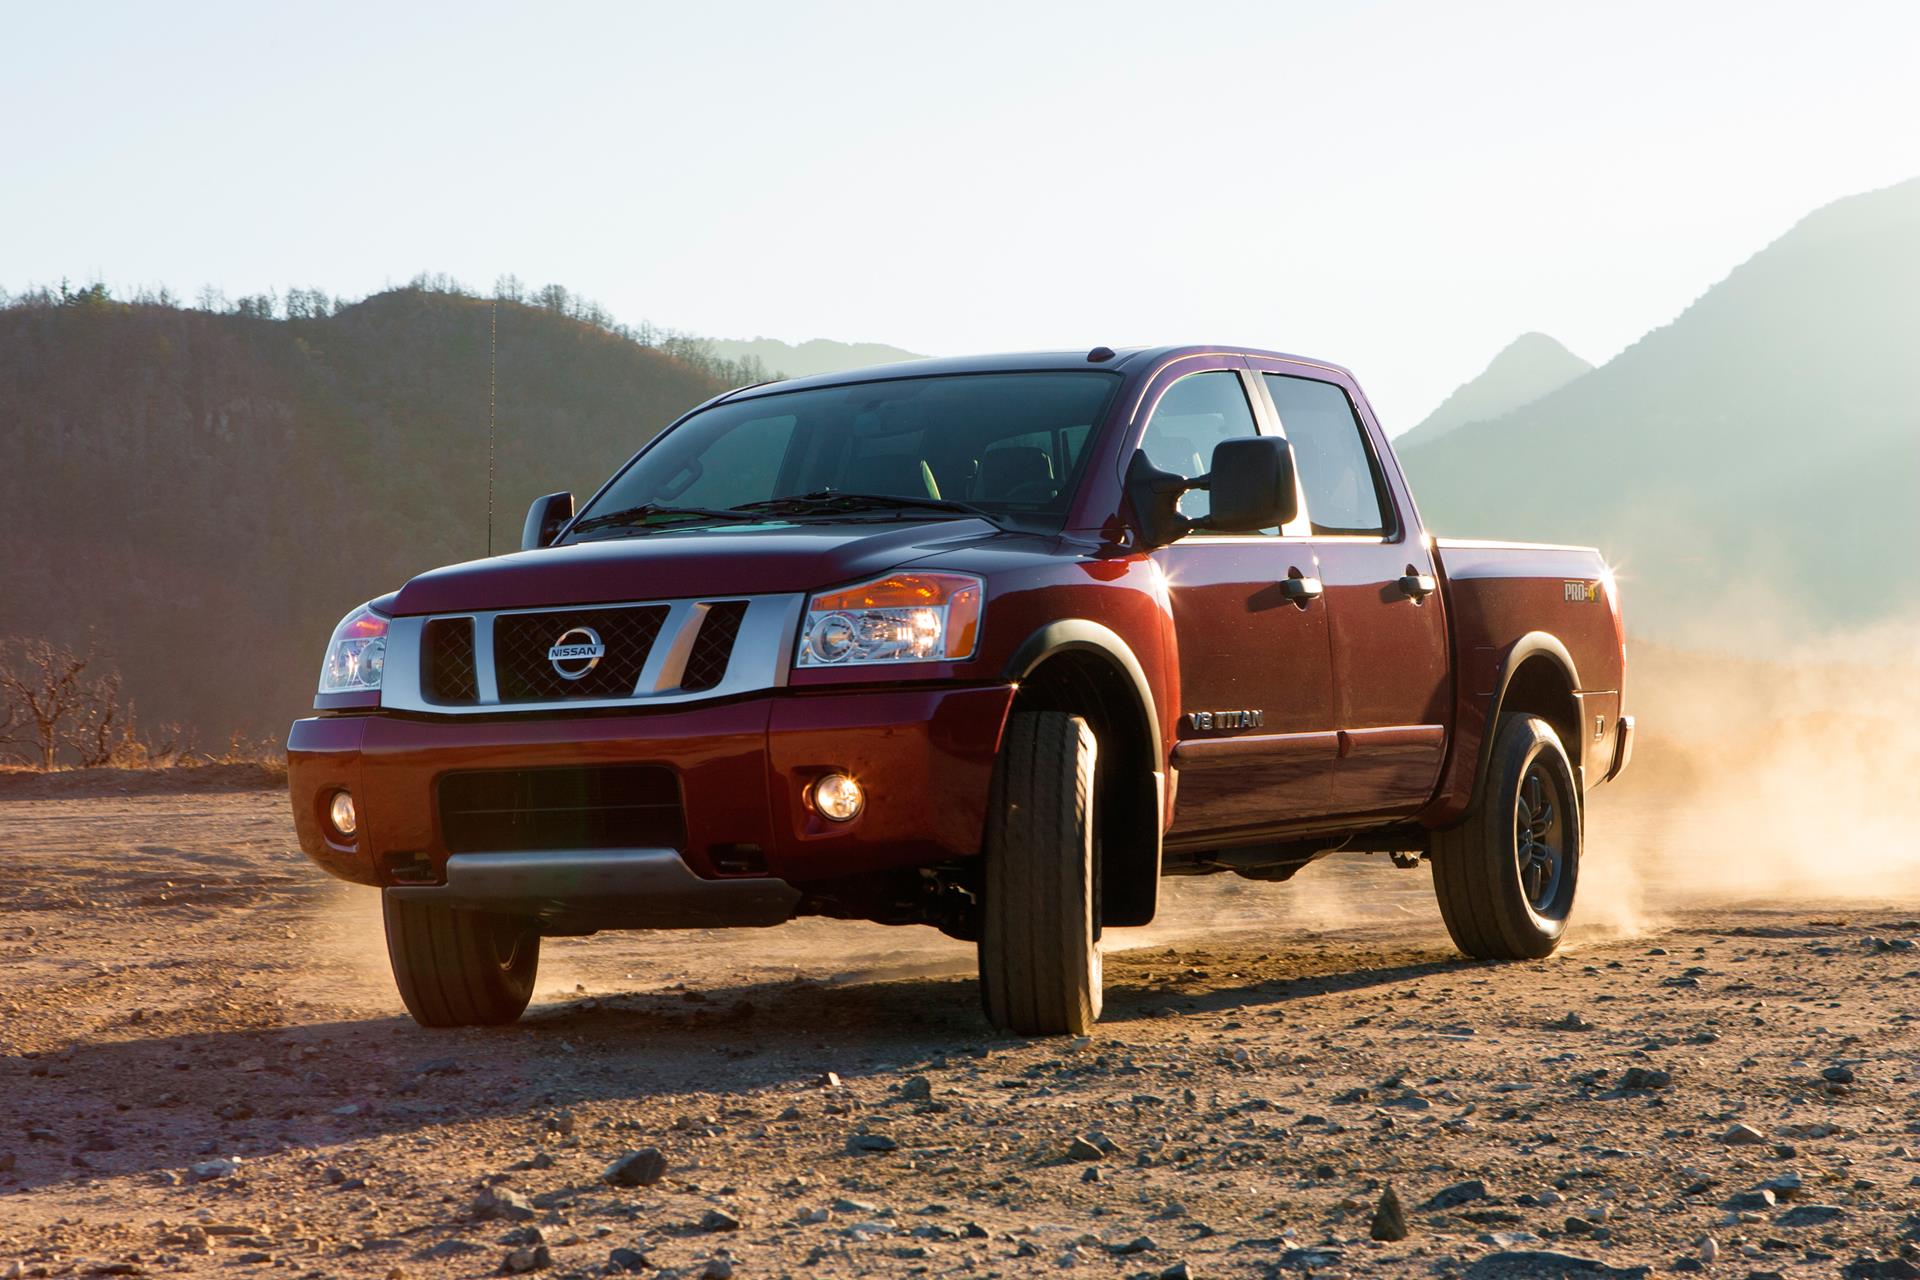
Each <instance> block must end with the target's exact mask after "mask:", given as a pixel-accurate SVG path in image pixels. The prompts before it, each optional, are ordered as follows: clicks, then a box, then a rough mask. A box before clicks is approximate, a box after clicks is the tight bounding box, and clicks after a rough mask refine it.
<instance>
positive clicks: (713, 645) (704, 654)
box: [680, 600, 747, 693]
mask: <svg viewBox="0 0 1920 1280" xmlns="http://www.w3.org/2000/svg"><path fill="white" fill-rule="evenodd" d="M746 616H747V602H746V601H745V600H725V601H722V602H721V603H719V604H716V605H711V606H709V607H708V609H707V616H706V618H705V620H703V621H702V622H701V623H700V634H699V635H698V636H695V637H694V641H693V648H692V649H691V650H689V651H688V653H687V669H686V671H685V672H684V673H682V675H681V676H680V687H681V688H682V689H685V690H686V691H687V692H689V693H694V692H698V691H699V690H702V689H711V688H713V687H714V686H715V685H717V684H719V683H720V682H721V681H722V680H724V679H726V678H727V661H728V659H730V658H732V657H733V642H734V640H735V639H737V638H738V637H739V635H740V622H741V620H742V619H744V618H745V617H746Z"/></svg>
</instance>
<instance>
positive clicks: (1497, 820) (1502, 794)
mask: <svg viewBox="0 0 1920 1280" xmlns="http://www.w3.org/2000/svg"><path fill="white" fill-rule="evenodd" d="M1583 809H1584V805H1583V803H1582V798H1581V795H1580V786H1579V782H1578V781H1577V776H1576V775H1575V773H1574V771H1573V765H1572V763H1571V762H1569V761H1568V759H1567V752H1566V748H1565V747H1563V746H1562V745H1561V743H1560V735H1559V734H1558V733H1556V732H1555V731H1554V728H1553V726H1552V725H1551V724H1549V723H1547V722H1546V721H1545V720H1542V719H1541V718H1540V717H1538V716H1531V715H1522V714H1512V715H1505V716H1502V717H1500V722H1499V724H1498V726H1497V728H1496V732H1495V736H1494V742H1493V751H1492V753H1491V755H1490V757H1489V758H1488V761H1487V777H1486V780H1485V785H1484V786H1483V787H1482V789H1481V793H1480V798H1479V800H1477V801H1476V802H1475V803H1474V806H1473V808H1471V809H1469V810H1468V811H1467V816H1466V819H1465V820H1464V821H1463V822H1461V823H1460V825H1459V826H1457V827H1453V828H1450V829H1449V830H1446V831H1436V832H1434V835H1433V858H1432V861H1433V887H1434V893H1435V895H1436V896H1437V897H1438V898H1439V900H1440V916H1441V918H1442V919H1443V920H1445V921H1446V923H1447V932H1448V933H1449V934H1451V935H1452V937H1453V942H1454V945H1455V946H1457V947H1459V948H1460V950H1462V951H1463V952H1465V953H1466V954H1467V955H1470V956H1473V957H1474V958H1476V959H1480V960H1538V959H1540V958H1542V957H1544V956H1549V955H1552V954H1553V952H1554V950H1555V949H1556V948H1558V947H1559V945H1560V939H1561V938H1562V937H1564V936H1565V934H1566V931H1567V921H1568V919H1569V917H1570V916H1571V915H1572V913H1573V898H1574V891H1575V889H1576V888H1577V887H1578V884H1579V879H1580V852H1581V844H1582V836H1583V830H1582V826H1583V818H1584V814H1583Z"/></svg>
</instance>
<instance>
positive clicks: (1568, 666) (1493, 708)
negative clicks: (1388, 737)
mask: <svg viewBox="0 0 1920 1280" xmlns="http://www.w3.org/2000/svg"><path fill="white" fill-rule="evenodd" d="M1542 655H1545V656H1546V657H1547V658H1548V659H1549V660H1551V661H1552V662H1553V664H1554V665H1555V666H1557V667H1559V668H1560V673H1561V674H1562V675H1564V676H1565V677H1566V678H1567V694H1568V696H1570V697H1576V703H1577V695H1578V693H1579V691H1580V670H1579V668H1578V667H1577V666H1576V665H1575V663H1574V661H1573V655H1572V654H1571V653H1568V652H1567V646H1566V645H1564V644H1562V643H1560V638H1559V637H1558V636H1555V635H1552V634H1550V633H1548V632H1545V631H1529V632H1527V633H1526V634H1525V635H1523V636H1521V637H1520V638H1519V639H1518V640H1516V641H1514V642H1513V647H1512V648H1510V649H1508V650H1507V653H1506V656H1505V657H1504V658H1502V659H1501V660H1500V669H1499V671H1497V672H1496V673H1495V674H1494V677H1493V696H1492V697H1490V698H1489V699H1488V700H1487V707H1488V709H1487V726H1486V729H1485V731H1484V732H1482V733H1481V735H1480V749H1479V756H1480V760H1479V764H1478V765H1477V766H1476V767H1475V769H1474V774H1473V796H1472V799H1471V800H1470V801H1469V802H1468V807H1469V808H1472V807H1473V806H1474V805H1477V804H1479V803H1480V797H1481V796H1482V794H1484V792H1485V790H1486V785H1487V769H1488V767H1489V766H1490V765H1491V763H1492V761H1493V740H1494V738H1495V736H1496V735H1497V734H1498V732H1499V727H1500V713H1501V711H1502V710H1503V709H1504V708H1505V707H1506V705H1507V689H1508V687H1509V686H1510V685H1512V683H1513V677H1514V673H1515V672H1517V671H1519V670H1520V667H1521V665H1522V664H1523V663H1525V662H1526V661H1527V660H1528V659H1530V658H1535V657H1539V656H1542ZM1569 745H1570V749H1571V750H1573V751H1575V752H1579V753H1580V755H1581V756H1584V755H1585V752H1584V751H1582V750H1581V748H1582V746H1583V745H1584V744H1582V743H1579V742H1575V743H1571V744H1569ZM1572 763H1573V768H1574V772H1575V773H1576V774H1582V771H1583V766H1582V764H1581V763H1580V760H1579V759H1575V760H1574V761H1573V762H1572Z"/></svg>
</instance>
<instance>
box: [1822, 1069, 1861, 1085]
mask: <svg viewBox="0 0 1920 1280" xmlns="http://www.w3.org/2000/svg"><path fill="white" fill-rule="evenodd" d="M1820 1078H1821V1079H1822V1080H1825V1081H1828V1082H1829V1083H1832V1084H1852V1083H1853V1068H1852V1067H1828V1068H1827V1069H1826V1070H1825V1071H1822V1072H1821V1073H1820Z"/></svg>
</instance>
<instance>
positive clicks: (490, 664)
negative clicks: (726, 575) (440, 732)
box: [380, 595, 806, 716]
mask: <svg viewBox="0 0 1920 1280" xmlns="http://www.w3.org/2000/svg"><path fill="white" fill-rule="evenodd" d="M728 601H744V602H745V604H746V606H747V612H746V616H745V617H744V618H742V619H741V622H740V631H739V634H738V635H737V636H736V637H735V638H734V642H733V653H732V658H731V660H730V661H729V662H728V664H727V672H726V676H725V678H723V679H722V680H721V681H720V683H719V684H717V685H715V686H713V687H712V688H711V689H699V690H693V691H689V690H685V689H682V688H680V679H681V677H682V675H683V674H684V673H685V671H686V664H687V655H688V654H689V653H690V652H691V651H692V649H693V644H694V640H695V638H696V637H697V636H698V635H699V633H700V626H701V624H702V623H703V622H704V621H705V619H706V614H707V610H708V608H709V607H711V606H713V605H716V604H722V603H725V602H728ZM661 605H665V606H666V607H667V617H666V620H665V621H664V622H662V623H661V625H660V633H659V635H658V636H657V637H656V638H655V639H654V642H653V648H652V649H651V650H649V651H648V653H647V659H646V663H645V665H644V666H643V667H642V668H641V671H640V678H639V679H638V680H637V681H636V682H635V685H634V690H633V692H632V693H631V694H629V695H628V696H626V697H620V698H566V699H554V700H550V701H542V702H502V701H501V700H500V681H499V674H498V667H497V666H496V665H495V655H494V648H493V620H494V619H495V618H498V617H503V616H507V615H513V614H528V613H566V612H568V611H569V606H566V605H543V606H541V607H540V608H537V609H495V610H477V611H475V612H472V613H436V614H431V615H426V616H420V617H402V618H395V619H393V621H392V622H391V623H390V624H389V625H388V629H387V661H386V672H385V675H384V677H383V678H382V681H381V690H380V705H381V706H382V707H383V708H386V709H388V710H393V711H420V712H428V713H431V714H434V715H444V716H461V715H481V714H485V715H502V714H509V715H519V714H524V713H549V712H555V711H582V710H594V709H608V708H622V707H624V708H628V709H637V708H641V707H655V706H672V705H675V704H677V703H684V702H697V701H707V700H710V699H713V698H729V697H735V696H737V695H739V694H743V693H756V692H759V691H761V690H765V689H776V688H779V687H781V686H783V685H785V684H786V683H787V672H788V670H789V668H790V666H791V664H792V661H793V646H794V641H795V638H796V637H797V636H798V635H799V632H800V612H801V610H802V609H803V608H804V607H805V606H806V596H804V595H778V596H694V597H690V598H687V599H682V600H630V601H626V600H623V601H619V602H617V603H609V604H583V605H579V606H577V608H578V610H579V611H581V612H586V611H589V610H596V609H598V610H605V609H620V608H648V607H653V608H658V607H659V606H661ZM440 618H471V619H472V620H473V647H474V655H473V656H474V667H475V675H476V676H477V678H478V683H479V688H480V697H479V699H478V701H475V702H470V703H462V704H459V705H457V706H456V705H447V704H443V703H437V702H432V701H429V700H428V699H427V698H426V696H425V689H424V688H423V685H422V675H423V670H422V664H421V645H422V643H423V641H424V640H425V638H426V627H427V623H429V622H432V621H435V620H437V619H440Z"/></svg>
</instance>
